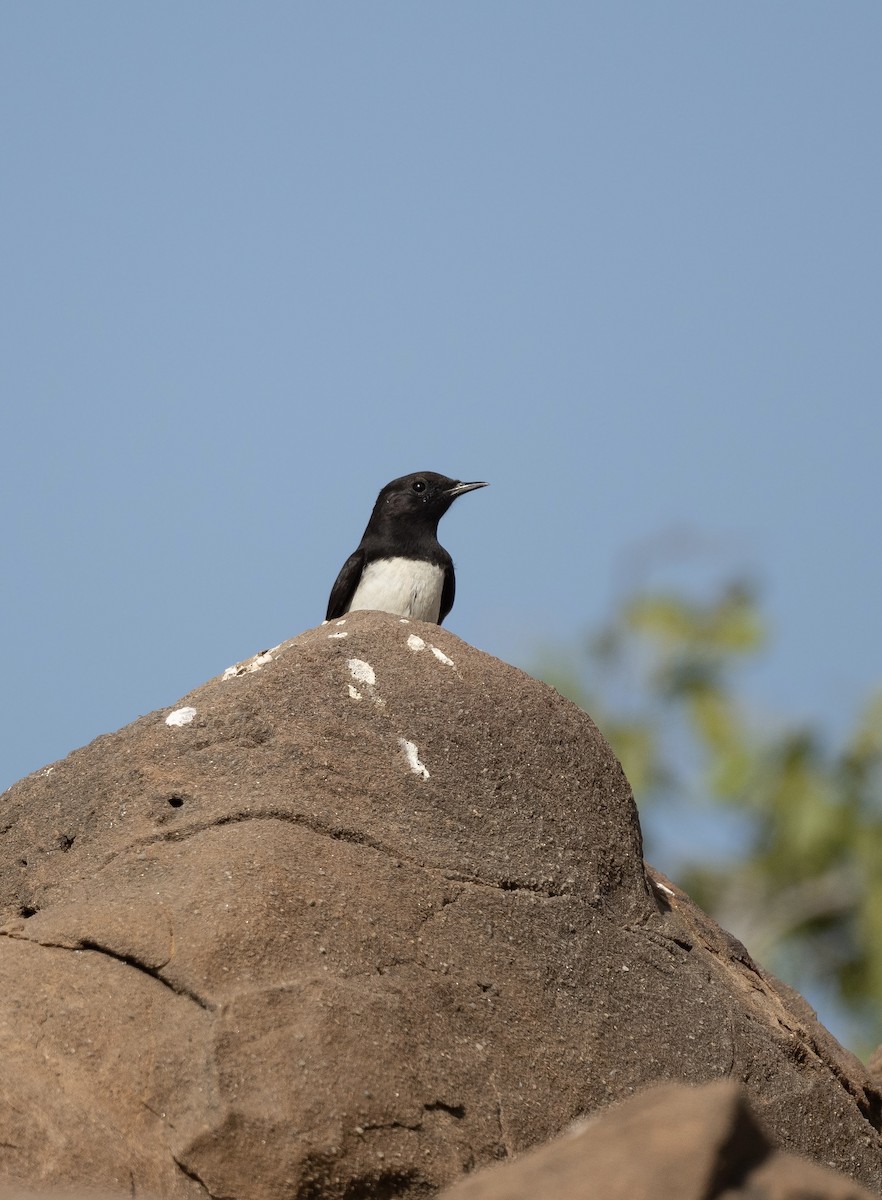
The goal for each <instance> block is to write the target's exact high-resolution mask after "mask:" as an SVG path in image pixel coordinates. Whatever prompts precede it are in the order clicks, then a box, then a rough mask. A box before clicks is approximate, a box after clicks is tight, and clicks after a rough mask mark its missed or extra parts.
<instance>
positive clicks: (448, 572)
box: [438, 562, 456, 625]
mask: <svg viewBox="0 0 882 1200" xmlns="http://www.w3.org/2000/svg"><path fill="white" fill-rule="evenodd" d="M455 595H456V578H455V576H454V574H453V563H452V562H450V563H447V564H445V567H444V586H443V588H442V589H441V611H440V612H439V613H438V624H439V625H441V624H442V622H443V621H444V618H445V617H446V616H447V614H448V613H449V612H450V610H451V608H453V597H454V596H455Z"/></svg>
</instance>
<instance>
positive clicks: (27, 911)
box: [18, 904, 37, 917]
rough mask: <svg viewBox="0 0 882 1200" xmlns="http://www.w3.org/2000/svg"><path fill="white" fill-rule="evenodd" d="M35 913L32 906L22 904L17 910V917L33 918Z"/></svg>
mask: <svg viewBox="0 0 882 1200" xmlns="http://www.w3.org/2000/svg"><path fill="white" fill-rule="evenodd" d="M36 912H37V910H36V909H35V908H34V906H33V905H32V904H23V905H22V906H21V908H20V909H19V910H18V915H19V916H20V917H33V916H35V914H36Z"/></svg>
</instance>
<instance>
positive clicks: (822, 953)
mask: <svg viewBox="0 0 882 1200" xmlns="http://www.w3.org/2000/svg"><path fill="white" fill-rule="evenodd" d="M764 642H765V629H764V623H763V620H762V617H761V615H760V612H759V608H758V604H757V601H756V597H755V596H754V595H753V593H752V591H751V589H750V588H749V587H747V586H745V585H743V584H731V585H729V586H726V587H725V588H723V589H722V590H721V591H719V592H718V593H717V594H716V595H715V596H714V597H713V598H712V599H710V600H709V601H707V602H703V603H702V602H692V601H689V600H687V599H684V598H683V597H680V596H676V595H661V594H650V593H646V594H640V595H635V596H634V597H632V598H631V599H630V600H629V601H628V602H626V603H625V604H623V605H622V606H621V607H620V609H619V611H618V612H617V613H616V614H615V615H614V617H613V619H612V620H611V621H610V623H609V624H608V625H607V627H606V628H604V629H602V630H601V631H600V633H599V634H597V635H595V636H593V637H592V638H591V639H590V641H589V642H588V644H587V646H586V648H585V652H584V653H583V654H582V655H579V656H578V657H576V658H575V659H574V658H573V657H570V658H568V659H567V660H566V661H558V662H557V663H556V664H555V663H554V662H553V659H552V658H551V657H550V656H545V658H544V660H543V661H544V669H542V670H540V672H539V673H540V674H541V675H542V677H543V678H545V679H547V680H548V682H550V683H552V684H554V685H555V686H556V687H557V688H558V689H559V690H560V691H561V692H563V693H564V694H565V695H568V696H569V697H570V698H571V699H573V700H575V702H576V703H577V704H579V705H580V706H581V707H583V708H584V709H586V710H587V711H588V712H590V713H591V715H592V717H593V718H594V720H595V721H596V722H597V724H598V725H599V726H600V728H601V729H602V730H603V732H604V734H605V735H606V736H607V738H608V739H609V741H610V742H611V743H612V745H613V747H614V749H615V750H616V753H617V754H618V756H619V758H620V759H621V761H622V764H623V766H624V768H625V771H626V773H627V775H628V778H629V780H630V781H631V784H632V787H633V788H634V793H635V796H636V798H637V802H638V804H639V806H640V809H641V813H642V815H643V817H644V832H645V834H646V835H647V843H648V845H647V857H648V858H649V859H650V861H654V862H656V865H658V866H661V867H662V868H663V869H664V870H666V871H667V872H668V873H669V874H671V875H672V876H674V877H676V879H677V882H678V883H679V884H681V886H683V887H685V888H686V890H687V891H688V892H689V893H690V894H691V895H692V896H693V897H694V898H695V900H696V901H697V902H698V903H699V904H700V905H701V906H702V907H703V908H704V909H705V910H706V911H708V912H710V913H712V914H713V915H714V917H715V918H716V919H717V920H718V921H719V922H720V924H722V925H723V926H724V927H725V928H727V929H729V930H731V932H732V933H734V934H735V935H736V936H737V937H739V938H740V939H741V940H742V941H743V942H744V943H745V945H746V946H747V948H748V950H749V951H750V953H751V954H752V955H753V956H754V957H755V958H756V959H758V961H760V962H762V963H763V964H764V965H765V966H767V967H768V968H769V969H770V970H772V971H773V972H775V973H776V974H778V975H780V976H781V978H783V979H786V980H787V982H789V983H791V984H792V985H793V986H795V987H797V988H799V989H800V990H801V991H803V992H808V994H809V995H810V996H811V995H812V994H817V993H819V992H820V993H823V994H825V995H826V996H828V997H830V998H832V1000H833V1001H834V1002H835V1003H836V1004H837V1007H839V1008H841V1009H842V1010H844V1012H845V1013H847V1014H848V1016H849V1020H850V1023H851V1025H852V1027H853V1029H854V1040H856V1041H857V1042H858V1043H859V1045H858V1046H857V1047H856V1048H857V1049H859V1050H863V1051H867V1050H869V1049H871V1048H872V1046H873V1045H875V1044H876V1043H877V1042H879V1041H882V1023H880V1014H882V1008H880V1003H879V1001H880V999H882V693H880V694H879V695H878V696H876V697H875V698H874V699H873V700H872V701H871V702H870V703H869V704H868V705H867V707H866V709H865V711H864V712H863V713H862V715H861V716H860V719H859V720H858V722H857V724H856V726H855V728H854V729H853V730H852V731H851V732H850V734H849V735H848V736H846V737H845V738H844V739H843V740H842V742H841V744H840V745H838V746H835V747H831V746H830V745H829V744H828V741H829V739H828V738H827V737H826V736H825V734H824V731H822V730H820V729H815V728H804V727H799V726H795V725H793V724H792V723H787V722H785V721H782V720H778V719H776V720H774V721H773V720H769V719H758V718H757V717H756V716H755V715H754V714H752V713H751V712H750V710H749V708H748V706H747V705H746V704H745V703H744V702H743V700H742V699H741V697H740V696H739V694H738V679H737V676H738V672H739V668H741V667H742V666H743V665H744V664H745V663H746V662H747V661H748V660H749V658H750V656H755V655H756V654H757V653H758V651H760V650H761V649H762V647H763V645H764ZM663 813H668V814H669V815H668V816H667V817H665V818H664V820H663V819H662V814H663ZM673 821H676V823H677V824H676V834H675V835H674V836H673V849H672V848H671V845H670V844H671V842H672V833H671V822H673ZM654 828H656V829H658V830H666V839H662V841H664V846H665V847H667V850H666V852H664V853H661V858H660V859H659V858H656V856H655V855H656V850H658V851H659V852H662V850H663V846H662V844H661V842H659V844H658V845H656V844H654V841H655V840H657V839H654V838H653V829H654ZM702 831H703V832H702ZM721 838H722V839H723V843H724V844H723V845H720V839H721Z"/></svg>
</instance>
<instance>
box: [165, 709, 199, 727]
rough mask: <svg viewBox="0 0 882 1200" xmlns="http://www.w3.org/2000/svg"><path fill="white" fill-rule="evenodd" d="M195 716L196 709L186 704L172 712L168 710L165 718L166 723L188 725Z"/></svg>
mask: <svg viewBox="0 0 882 1200" xmlns="http://www.w3.org/2000/svg"><path fill="white" fill-rule="evenodd" d="M195 716H196V709H195V708H191V707H190V706H189V705H186V706H185V707H184V708H176V709H175V711H174V712H170V713H169V714H168V716H167V717H166V718H165V723H166V725H171V726H175V725H189V724H190V722H191V721H192V720H193V718H194V717H195Z"/></svg>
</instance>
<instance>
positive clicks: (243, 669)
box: [221, 642, 281, 679]
mask: <svg viewBox="0 0 882 1200" xmlns="http://www.w3.org/2000/svg"><path fill="white" fill-rule="evenodd" d="M279 645H281V642H280V643H279ZM278 649H279V646H273V648H272V650H261V651H260V653H259V654H255V655H254V657H253V658H248V659H246V660H245V661H244V662H240V663H236V664H235V665H234V666H232V667H227V669H226V671H224V673H223V675H221V679H235V678H236V677H237V676H239V675H251V674H252V673H253V672H254V671H259V670H260V668H261V667H265V666H266V664H267V663H271V662H272V661H273V655H274V654H275V652H276V651H277V650H278Z"/></svg>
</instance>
